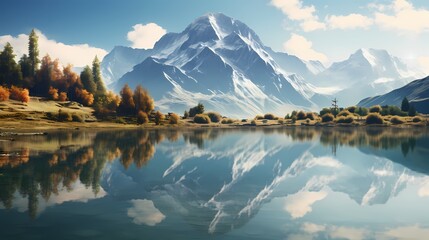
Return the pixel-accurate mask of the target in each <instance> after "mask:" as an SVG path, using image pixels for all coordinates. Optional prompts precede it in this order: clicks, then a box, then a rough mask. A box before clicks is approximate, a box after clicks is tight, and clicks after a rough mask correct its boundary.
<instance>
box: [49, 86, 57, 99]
mask: <svg viewBox="0 0 429 240" xmlns="http://www.w3.org/2000/svg"><path fill="white" fill-rule="evenodd" d="M48 95H49V99H51V100H54V101H55V100H58V89H56V88H53V87H49V91H48Z"/></svg>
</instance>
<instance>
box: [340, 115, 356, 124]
mask: <svg viewBox="0 0 429 240" xmlns="http://www.w3.org/2000/svg"><path fill="white" fill-rule="evenodd" d="M353 121H354V118H353V116H346V117H345V116H340V117H338V118H337V123H352V122H353Z"/></svg>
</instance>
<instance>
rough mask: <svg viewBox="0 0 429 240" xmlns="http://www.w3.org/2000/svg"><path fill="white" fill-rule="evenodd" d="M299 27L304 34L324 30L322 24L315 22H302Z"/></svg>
mask: <svg viewBox="0 0 429 240" xmlns="http://www.w3.org/2000/svg"><path fill="white" fill-rule="evenodd" d="M300 26H301V28H302V30H303V31H304V32H312V31H316V30H319V29H325V28H326V25H325V24H324V23H322V22H319V21H317V20H308V21H304V22H302V23H301V24H300Z"/></svg>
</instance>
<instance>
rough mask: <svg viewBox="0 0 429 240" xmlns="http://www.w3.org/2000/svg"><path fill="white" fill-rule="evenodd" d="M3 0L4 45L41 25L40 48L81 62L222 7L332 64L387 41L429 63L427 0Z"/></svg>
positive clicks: (268, 39)
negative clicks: (130, 37)
mask: <svg viewBox="0 0 429 240" xmlns="http://www.w3.org/2000/svg"><path fill="white" fill-rule="evenodd" d="M0 7H1V8H2V9H7V10H6V11H2V14H0V47H2V46H3V45H4V44H5V42H6V41H9V42H11V43H12V45H13V46H14V48H15V49H16V53H17V54H18V55H19V54H22V53H24V52H25V49H26V46H25V41H24V39H25V35H23V34H28V33H29V32H30V31H31V29H32V28H36V29H38V30H39V31H40V34H41V35H43V36H42V38H43V39H44V41H46V42H47V44H46V46H44V47H43V49H41V51H42V52H44V51H46V52H49V53H50V54H51V55H52V56H54V57H58V58H60V60H62V61H69V62H71V63H73V64H74V65H76V66H79V65H83V64H84V63H85V62H88V59H90V56H89V55H91V56H93V55H94V54H97V55H101V57H102V56H103V55H105V54H106V53H107V52H108V51H110V50H111V49H112V48H113V47H114V46H115V45H125V46H145V45H141V44H140V45H139V44H138V43H143V42H144V41H155V40H156V39H157V38H159V37H160V35H162V34H163V33H164V32H180V31H182V30H183V29H184V28H185V27H186V26H187V25H188V24H189V23H190V22H192V20H194V19H195V18H197V17H199V16H201V15H203V14H205V13H208V12H222V13H224V14H226V15H228V16H231V17H233V18H235V19H238V20H241V21H242V22H244V23H246V24H247V25H248V26H249V27H251V28H252V29H253V30H255V32H256V33H257V34H258V35H259V36H260V38H261V39H262V41H263V42H264V43H265V44H266V45H267V46H270V47H272V48H273V49H275V50H277V51H286V52H289V53H292V54H295V55H298V56H299V57H301V58H304V59H318V60H321V61H323V62H324V63H325V64H326V65H329V64H330V63H332V62H333V61H338V60H343V59H345V58H347V57H348V55H350V54H351V53H352V52H354V51H356V50H357V49H358V48H383V49H386V50H388V51H389V52H391V53H392V54H394V55H396V56H398V57H400V58H402V59H404V60H405V61H406V62H409V63H410V64H414V65H416V66H417V63H421V65H419V66H426V67H425V69H426V68H427V69H429V47H428V45H427V43H428V42H429V2H428V1H427V0H359V1H356V0H324V1H320V0H204V1H203V0H180V1H178V0H177V1H173V0H152V1H149V0H131V1H109V0H104V1H102V0H74V1H54V0H38V1H29V0H27V1H24V0H2V1H1V3H0ZM149 23H153V25H152V26H159V29H161V30H165V31H164V32H163V31H161V30H160V31H155V30H153V31H152V28H150V29H149V28H147V29H146V30H150V32H151V33H152V32H153V36H148V35H147V32H144V29H145V27H146V26H147V24H149ZM137 24H141V25H140V28H138V29H140V30H142V31H143V32H136V33H135V34H134V35H133V36H134V39H133V41H134V42H131V41H129V40H128V39H127V34H128V33H129V32H132V31H133V30H135V31H137V30H136V29H134V28H133V26H136V25H137ZM155 24H156V25H155ZM138 38H146V39H138ZM151 39H152V40H151ZM153 39H155V40H153ZM142 41H143V42H142ZM67 47H68V48H67ZM63 48H65V49H64V50H63V51H62V49H63ZM78 48H79V49H78ZM53 51H55V53H52V52H53ZM73 53H76V56H75V57H73V56H72V55H73ZM84 53H86V54H88V57H83V55H84ZM79 57H80V59H78V58H79ZM62 58H66V60H64V59H62ZM428 72H429V71H428Z"/></svg>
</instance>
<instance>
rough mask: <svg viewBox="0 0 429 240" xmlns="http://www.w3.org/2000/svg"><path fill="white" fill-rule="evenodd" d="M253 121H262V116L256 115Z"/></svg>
mask: <svg viewBox="0 0 429 240" xmlns="http://www.w3.org/2000/svg"><path fill="white" fill-rule="evenodd" d="M255 119H256V120H262V119H264V116H262V115H256V117H255Z"/></svg>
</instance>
